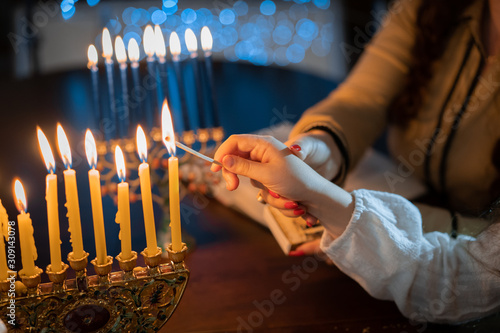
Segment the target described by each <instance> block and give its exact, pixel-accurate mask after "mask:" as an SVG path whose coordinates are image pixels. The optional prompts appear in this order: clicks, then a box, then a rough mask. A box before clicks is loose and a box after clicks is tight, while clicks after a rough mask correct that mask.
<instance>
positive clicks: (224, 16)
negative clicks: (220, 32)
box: [219, 8, 236, 25]
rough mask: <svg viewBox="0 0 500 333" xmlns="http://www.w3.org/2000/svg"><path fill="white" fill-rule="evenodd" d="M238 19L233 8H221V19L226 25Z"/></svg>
mask: <svg viewBox="0 0 500 333" xmlns="http://www.w3.org/2000/svg"><path fill="white" fill-rule="evenodd" d="M235 19H236V14H235V13H234V11H233V10H232V9H229V8H226V9H223V10H221V12H220V14H219V21H220V23H222V24H224V25H229V24H233V23H234V21H235Z"/></svg>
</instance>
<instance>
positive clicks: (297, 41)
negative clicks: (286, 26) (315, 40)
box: [293, 35, 311, 50]
mask: <svg viewBox="0 0 500 333" xmlns="http://www.w3.org/2000/svg"><path fill="white" fill-rule="evenodd" d="M293 43H294V44H299V45H300V46H302V47H303V48H304V49H305V50H307V49H308V48H309V47H311V41H310V40H306V39H304V38H302V37H300V36H299V35H295V36H293Z"/></svg>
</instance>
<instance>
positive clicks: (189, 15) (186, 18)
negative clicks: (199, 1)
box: [181, 8, 196, 24]
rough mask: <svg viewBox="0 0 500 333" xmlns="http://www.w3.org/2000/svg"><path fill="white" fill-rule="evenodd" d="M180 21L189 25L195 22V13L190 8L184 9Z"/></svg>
mask: <svg viewBox="0 0 500 333" xmlns="http://www.w3.org/2000/svg"><path fill="white" fill-rule="evenodd" d="M181 19H182V22H184V23H186V24H191V23H193V22H194V21H196V12H195V11H194V10H193V9H191V8H187V9H184V10H183V11H182V14H181Z"/></svg>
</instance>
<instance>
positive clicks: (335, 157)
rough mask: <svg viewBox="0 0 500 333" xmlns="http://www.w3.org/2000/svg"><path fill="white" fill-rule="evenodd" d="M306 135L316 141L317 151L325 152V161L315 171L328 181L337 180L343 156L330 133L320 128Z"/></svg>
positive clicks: (313, 129)
mask: <svg viewBox="0 0 500 333" xmlns="http://www.w3.org/2000/svg"><path fill="white" fill-rule="evenodd" d="M307 133H308V135H310V136H311V137H313V138H314V139H316V140H318V141H319V143H318V144H317V145H316V146H317V147H318V149H323V150H326V151H327V153H326V154H327V156H328V157H327V159H326V161H325V162H324V163H322V164H321V165H319V166H317V167H316V168H315V169H316V171H317V172H318V173H319V174H320V175H322V176H323V177H324V178H326V179H328V180H333V179H336V178H338V176H339V174H340V173H341V171H342V170H341V168H342V167H341V166H342V164H343V160H344V158H343V155H342V152H341V151H340V149H339V146H338V144H337V142H336V141H335V140H334V139H333V136H332V134H331V133H330V132H327V131H325V130H323V129H320V128H312V129H311V130H309V131H308V132H307Z"/></svg>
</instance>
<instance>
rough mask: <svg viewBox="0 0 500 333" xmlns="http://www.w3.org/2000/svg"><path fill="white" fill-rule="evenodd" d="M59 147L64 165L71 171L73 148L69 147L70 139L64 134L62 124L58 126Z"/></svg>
mask: <svg viewBox="0 0 500 333" xmlns="http://www.w3.org/2000/svg"><path fill="white" fill-rule="evenodd" d="M57 145H58V147H59V154H60V155H61V158H62V160H63V163H64V167H65V168H66V169H71V164H72V163H73V162H72V158H71V148H70V147H69V141H68V137H67V136H66V133H65V132H64V129H63V128H62V126H61V124H57Z"/></svg>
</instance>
